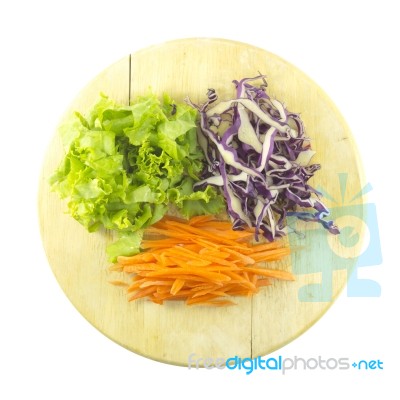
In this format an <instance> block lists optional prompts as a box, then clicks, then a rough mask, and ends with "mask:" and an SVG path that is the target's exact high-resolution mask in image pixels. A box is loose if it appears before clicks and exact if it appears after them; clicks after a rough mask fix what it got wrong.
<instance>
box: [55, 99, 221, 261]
mask: <svg viewBox="0 0 400 400" xmlns="http://www.w3.org/2000/svg"><path fill="white" fill-rule="evenodd" d="M196 115H197V112H196V111H195V110H194V109H192V108H191V107H189V106H188V105H186V104H174V103H173V101H172V100H171V99H170V98H169V97H168V96H164V99H163V101H162V102H161V101H159V100H158V99H157V97H156V96H155V95H149V96H146V97H140V98H138V99H137V100H136V101H135V102H134V103H133V104H131V105H129V106H125V105H121V104H117V103H115V102H114V101H112V100H110V99H109V98H107V97H105V96H102V97H101V99H100V101H99V102H98V103H97V104H96V105H95V106H94V107H93V109H92V110H91V112H90V113H89V115H87V116H86V117H84V116H83V115H81V114H79V113H77V112H76V113H75V115H74V118H73V119H72V120H70V121H68V123H67V124H66V125H65V126H63V127H62V129H61V138H62V141H63V145H64V148H65V151H66V155H65V157H64V159H63V161H62V163H61V165H60V167H59V168H58V170H57V171H56V172H55V174H54V175H53V177H52V178H51V184H52V189H53V190H55V191H57V192H58V193H59V195H60V196H61V197H62V198H68V199H69V201H68V208H69V212H70V214H71V215H72V217H74V218H75V219H76V220H77V221H79V222H80V223H81V224H82V225H83V226H84V227H86V228H87V229H88V230H89V231H91V232H93V231H96V230H97V229H99V228H100V227H104V228H107V229H111V230H114V231H116V232H119V233H127V234H131V233H132V232H136V231H138V230H139V229H141V228H144V227H146V226H149V225H151V224H153V223H155V222H157V221H158V220H160V219H161V218H162V217H163V216H164V214H165V213H166V212H167V210H168V209H169V207H170V206H171V205H172V206H175V207H177V209H178V210H179V212H180V213H181V214H182V215H183V216H185V217H191V216H193V215H198V214H214V213H218V212H219V211H221V210H222V209H223V208H224V201H223V198H222V196H220V195H218V194H217V191H216V190H215V189H214V188H213V187H211V186H208V187H204V190H196V191H194V190H193V185H194V183H195V182H196V181H197V180H199V178H198V177H199V176H200V174H201V172H202V170H203V168H204V162H203V160H204V155H203V153H202V151H201V149H200V148H199V146H198V144H197V138H196ZM130 239H131V240H134V238H133V237H132V236H131V237H130ZM125 242H126V241H125ZM121 243H122V245H121ZM124 247H125V246H124V240H123V239H122V242H120V245H119V246H117V248H116V249H114V251H120V252H121V253H120V254H123V253H124V252H126V249H125V248H124ZM129 249H130V248H129V246H128V250H129ZM128 252H129V251H128ZM112 255H113V256H115V254H112Z"/></svg>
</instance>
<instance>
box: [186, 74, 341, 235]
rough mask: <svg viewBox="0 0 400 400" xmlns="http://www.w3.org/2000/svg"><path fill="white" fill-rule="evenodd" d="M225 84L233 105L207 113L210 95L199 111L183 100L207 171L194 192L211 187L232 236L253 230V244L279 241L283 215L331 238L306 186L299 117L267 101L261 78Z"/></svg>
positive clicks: (329, 225)
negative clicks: (192, 115)
mask: <svg viewBox="0 0 400 400" xmlns="http://www.w3.org/2000/svg"><path fill="white" fill-rule="evenodd" d="M260 80H261V81H262V83H261V84H260V85H258V86H255V85H253V83H252V82H255V81H260ZM233 83H234V84H235V85H236V98H234V99H230V100H228V101H224V102H220V103H218V104H217V105H216V106H214V105H213V106H210V104H212V103H214V102H215V101H217V99H218V96H217V94H216V92H215V90H213V89H209V90H208V92H207V97H208V99H207V101H206V102H205V103H204V104H200V105H196V104H193V103H192V102H191V101H190V99H186V101H187V103H188V104H190V105H191V106H192V107H194V108H196V109H197V110H198V111H199V113H200V127H199V129H198V139H199V143H200V144H201V147H202V149H203V151H204V153H205V155H206V159H207V162H208V164H209V165H208V168H207V169H206V170H205V171H204V174H203V180H202V181H200V182H197V183H196V184H195V188H196V187H198V188H199V187H201V186H204V185H214V186H216V187H219V188H220V190H221V191H222V193H223V194H224V196H225V199H226V203H227V211H228V214H229V216H230V218H231V220H232V223H233V227H234V229H243V227H244V226H246V225H247V226H251V227H255V239H256V240H258V239H259V235H260V234H261V235H262V236H264V237H265V238H266V239H267V240H269V241H272V240H274V239H275V238H278V237H281V236H284V235H285V221H286V217H287V216H296V217H297V218H298V219H300V220H303V221H314V222H318V223H320V224H321V225H322V226H323V227H324V228H326V229H327V230H328V231H329V232H331V233H333V234H338V233H339V229H338V228H337V227H336V226H335V224H334V223H333V221H330V220H325V219H324V218H325V217H326V216H328V215H329V210H328V209H327V208H326V207H325V205H324V204H323V203H322V202H321V201H320V198H319V197H320V195H321V194H320V193H319V192H317V191H316V190H315V189H314V188H312V187H311V186H310V185H309V184H308V183H307V182H308V180H309V179H310V178H311V177H312V176H313V175H314V173H315V172H316V171H317V170H319V169H320V165H319V164H311V165H308V162H309V160H310V158H311V157H312V155H313V152H311V150H310V144H309V139H308V138H307V137H306V136H305V129H304V125H303V122H302V120H301V118H300V116H299V115H298V114H296V113H292V112H289V111H288V110H287V109H286V107H285V106H284V105H283V104H282V103H281V102H279V101H278V100H276V99H271V98H270V96H268V94H267V93H266V87H267V82H266V80H265V76H264V75H259V76H256V77H254V78H245V79H242V80H240V81H236V80H235V81H233ZM223 122H224V123H223ZM227 124H228V127H227V126H226V125H227ZM307 152H308V153H307ZM301 160H303V161H301ZM304 160H307V161H304ZM302 162H306V163H307V165H302ZM299 207H300V208H301V209H300V210H299ZM304 208H305V209H307V210H303V209H304Z"/></svg>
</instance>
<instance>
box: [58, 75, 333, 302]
mask: <svg viewBox="0 0 400 400" xmlns="http://www.w3.org/2000/svg"><path fill="white" fill-rule="evenodd" d="M256 81H259V82H260V81H261V84H259V85H256V84H255V82H256ZM233 82H234V84H235V85H236V96H235V97H234V98H233V99H230V100H226V101H221V102H219V103H216V105H214V104H213V103H215V102H216V101H217V100H218V96H217V94H216V93H215V91H214V90H213V89H209V90H208V93H207V100H206V101H205V103H204V104H199V105H197V104H194V103H193V102H192V101H191V100H190V99H189V98H187V99H186V103H183V104H176V103H174V101H173V100H172V99H171V98H170V97H168V96H167V95H164V97H163V99H162V101H160V100H159V99H158V98H157V97H156V96H155V95H153V94H150V95H147V96H143V97H139V98H137V99H136V100H135V101H134V102H133V103H132V104H130V105H128V106H127V105H121V104H118V103H116V102H114V101H112V100H110V99H109V98H108V97H106V96H104V95H102V97H101V99H100V100H99V102H98V103H97V104H96V105H95V106H94V107H93V108H92V110H91V111H90V112H89V113H88V115H86V116H83V115H81V114H80V113H78V112H76V113H75V114H74V118H73V119H72V120H70V121H68V123H67V124H66V125H64V127H63V128H62V129H61V138H62V142H63V146H64V149H65V152H66V154H65V157H64V159H63V161H62V163H61V165H60V166H59V168H58V169H57V170H56V172H55V174H54V175H53V176H52V178H51V185H52V189H53V190H54V191H56V192H58V193H59V195H60V197H61V198H67V199H68V209H69V212H70V214H71V215H72V217H74V218H75V219H76V220H77V221H78V222H79V223H81V224H82V225H83V226H84V227H85V228H86V229H87V230H89V231H90V232H93V231H96V230H98V229H99V228H106V229H110V230H112V231H113V232H116V233H117V236H118V240H116V241H115V242H113V243H112V244H111V245H109V246H108V248H107V253H108V255H109V259H110V260H111V261H112V262H115V261H117V262H116V263H115V264H113V266H112V268H111V269H112V270H113V271H119V272H121V273H123V275H124V276H125V277H128V279H129V280H130V281H129V282H126V281H114V282H113V283H114V284H116V285H122V286H127V290H128V292H129V293H132V295H131V297H130V300H136V299H139V298H143V297H147V298H149V299H150V300H151V301H153V302H155V303H158V304H163V302H164V301H165V300H175V299H181V300H185V301H186V304H205V305H219V306H221V305H229V304H232V301H231V300H230V299H229V297H230V296H236V295H238V296H239V295H247V296H251V295H252V294H254V293H256V292H257V291H258V289H259V288H260V287H262V286H267V285H270V284H271V279H272V278H275V279H283V280H293V276H292V275H291V274H290V273H288V272H286V271H280V270H276V269H266V268H261V265H259V264H260V263H264V262H272V261H276V260H280V259H282V258H283V257H285V256H287V255H288V254H289V249H288V248H287V247H285V246H284V245H283V244H282V242H279V241H277V239H278V238H280V237H281V236H283V235H284V234H285V233H286V232H285V224H286V218H287V217H288V216H290V215H294V216H296V217H298V218H300V219H302V220H305V221H316V222H319V223H321V224H322V225H323V226H324V227H325V228H326V229H327V230H328V231H329V232H331V233H333V234H337V233H339V230H338V228H337V227H336V226H335V225H334V223H333V221H330V220H326V219H325V217H326V216H327V215H328V214H329V211H328V209H327V208H326V207H325V206H324V204H323V203H322V202H321V200H320V198H319V195H320V194H319V193H318V192H317V191H316V190H315V189H313V188H312V187H311V186H310V185H309V183H308V181H309V179H310V178H311V177H312V176H313V175H314V173H315V172H316V171H317V170H318V169H319V168H320V165H318V164H311V165H310V160H311V158H312V156H313V154H314V151H312V150H311V146H310V142H309V139H308V138H307V137H306V136H305V130H304V126H303V123H302V121H301V119H300V116H299V115H298V114H296V113H293V112H290V111H288V110H287V109H286V108H285V106H284V105H283V103H281V102H280V101H278V100H276V99H273V98H271V97H270V96H269V95H268V94H267V93H266V86H267V85H266V81H265V76H264V75H260V76H257V77H254V78H245V79H242V80H240V81H233ZM171 208H172V209H174V211H177V212H178V214H179V215H180V217H183V218H185V220H183V219H178V218H172V217H168V216H167V213H168V212H170V211H171ZM224 210H225V211H226V213H227V216H228V217H229V219H230V221H220V220H216V219H215V218H214V216H215V215H216V214H219V213H221V212H222V211H224ZM143 235H144V236H143ZM154 235H156V237H154ZM253 239H255V240H256V242H258V241H261V243H258V244H251V242H252V241H253ZM266 241H268V242H269V243H266Z"/></svg>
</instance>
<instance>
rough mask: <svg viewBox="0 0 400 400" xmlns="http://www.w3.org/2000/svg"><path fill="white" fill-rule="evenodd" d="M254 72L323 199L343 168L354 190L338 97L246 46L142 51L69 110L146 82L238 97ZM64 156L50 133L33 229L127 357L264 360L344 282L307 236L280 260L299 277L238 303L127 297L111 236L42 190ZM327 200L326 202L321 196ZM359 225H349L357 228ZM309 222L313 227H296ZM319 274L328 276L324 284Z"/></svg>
mask: <svg viewBox="0 0 400 400" xmlns="http://www.w3.org/2000/svg"><path fill="white" fill-rule="evenodd" d="M258 71H261V72H262V73H264V74H266V75H267V79H268V84H269V87H268V93H269V94H270V95H271V96H272V97H276V98H277V99H279V100H282V101H283V102H284V103H285V104H286V106H287V108H288V109H289V110H291V111H294V112H299V113H301V115H302V119H303V121H304V123H305V126H306V132H307V135H308V136H309V137H310V138H311V140H312V147H313V149H314V150H316V151H317V154H316V156H315V158H314V159H313V162H318V163H321V164H322V169H321V170H320V171H318V172H317V174H316V176H315V177H314V178H313V180H312V181H311V184H312V185H314V186H318V187H322V188H323V189H324V191H325V192H326V193H329V195H330V198H331V199H336V198H340V197H341V196H342V195H343V193H341V192H340V184H339V181H338V176H344V174H346V184H347V190H348V192H351V193H353V194H354V193H358V192H359V191H360V190H361V188H362V185H361V180H362V178H361V167H360V162H359V157H358V155H357V151H356V148H355V145H354V143H353V140H352V137H351V133H350V131H349V128H348V126H347V125H346V123H345V121H344V119H343V118H342V116H341V115H340V113H339V111H338V110H337V108H336V107H335V105H334V104H333V103H332V101H331V100H330V99H329V98H328V97H327V95H326V94H325V93H324V92H323V91H322V90H321V89H320V88H319V87H318V86H317V85H316V84H315V83H314V82H313V81H312V80H310V79H309V78H308V77H307V76H306V75H305V74H304V73H302V72H301V71H299V70H298V69H297V68H296V67H294V66H293V65H291V64H289V63H287V62H286V61H284V60H282V59H281V58H279V57H277V56H275V55H273V54H271V53H269V52H267V51H265V50H262V49H259V48H255V47H252V46H249V45H247V44H243V43H238V42H232V41H226V40H220V39H187V40H179V41H173V42H168V43H164V44H161V45H158V46H154V47H150V48H147V49H145V50H142V51H139V52H137V53H135V54H132V55H130V56H127V57H126V58H124V59H122V60H120V61H119V62H117V63H116V64H114V65H112V66H110V67H109V68H107V69H106V70H105V71H104V72H103V73H101V74H100V75H99V76H97V77H96V78H95V79H94V80H93V81H92V82H90V83H89V84H88V86H87V87H86V88H84V89H83V90H82V92H81V93H79V95H78V96H77V98H76V99H75V100H74V101H73V102H72V104H71V107H70V110H68V111H67V113H66V114H67V115H68V114H69V113H70V112H71V111H72V110H78V111H80V112H82V113H84V112H85V111H86V110H88V109H89V108H90V107H91V106H92V105H93V104H94V103H95V102H96V100H97V99H98V95H99V93H100V92H104V93H106V94H107V95H109V96H110V97H111V98H113V99H115V100H116V101H118V102H123V103H126V104H128V103H129V100H130V99H132V98H134V97H135V96H137V95H140V94H144V93H146V92H147V91H148V88H149V87H151V88H152V90H153V91H155V92H156V93H160V94H162V93H163V92H167V93H169V94H170V95H171V96H172V97H173V98H174V99H175V100H176V101H178V102H179V101H182V100H183V99H184V98H185V97H186V96H187V95H189V96H190V98H191V99H193V100H194V101H195V102H198V101H203V100H204V98H205V93H206V91H207V89H208V88H214V89H216V91H217V93H218V94H219V98H220V100H222V99H224V98H228V97H230V96H232V95H233V94H234V86H233V85H232V84H231V81H232V80H233V79H238V80H239V79H241V78H243V77H252V76H256V75H257V74H258ZM62 157H63V150H62V148H61V144H60V141H59V138H58V136H57V135H55V136H54V139H53V141H52V142H51V144H50V147H49V149H48V152H47V156H46V159H45V161H44V166H43V174H42V178H41V181H40V188H39V215H40V222H41V234H42V239H43V243H44V247H45V251H46V253H47V257H48V260H49V263H50V265H51V268H52V270H53V272H54V274H55V276H56V278H57V281H58V282H59V284H60V286H61V288H62V289H63V290H64V292H65V294H66V295H67V296H68V298H69V299H70V301H71V302H72V303H73V305H74V306H75V307H76V308H77V310H78V311H79V312H80V313H81V314H82V315H83V316H84V317H85V318H86V319H87V320H88V321H89V322H90V323H91V324H93V325H94V326H95V327H96V328H97V329H98V330H99V331H100V332H102V333H103V334H105V335H106V336H108V337H109V338H110V339H112V340H114V341H115V342H117V343H119V344H120V345H122V346H124V347H126V348H127V349H129V350H131V351H133V352H135V353H138V354H141V355H143V356H146V357H149V358H151V359H155V360H158V361H162V362H167V363H171V364H176V365H187V362H188V356H189V355H190V354H191V353H195V354H196V357H195V358H207V357H212V358H217V357H223V358H229V357H233V356H235V355H237V356H239V357H242V358H243V357H257V356H260V355H261V356H263V355H266V354H268V353H270V352H272V351H274V350H277V349H279V348H280V347H282V346H284V345H285V344H287V343H289V342H291V341H292V340H294V339H295V338H297V337H298V336H299V335H300V334H302V333H303V332H304V331H306V330H307V329H308V328H309V327H310V326H312V325H313V324H314V323H315V322H316V321H317V320H318V319H319V318H320V317H321V316H322V315H323V314H324V313H325V311H326V310H327V309H328V308H329V307H330V305H331V304H332V302H333V301H334V299H335V298H336V297H337V295H338V294H339V293H340V291H341V290H342V289H343V288H344V287H345V285H346V280H347V271H346V270H343V269H335V268H334V267H331V266H332V265H333V264H334V258H335V257H337V251H336V252H335V251H330V252H329V251H327V250H326V249H325V248H321V246H323V244H322V245H321V243H325V242H323V241H322V242H321V241H318V245H317V246H313V245H312V243H311V244H309V245H307V246H305V247H303V248H301V249H300V250H298V251H296V253H295V255H294V256H293V257H291V258H290V259H289V260H287V262H285V263H283V264H282V265H281V266H280V267H282V268H286V269H291V270H293V272H294V273H295V275H296V281H295V282H275V283H274V285H273V286H272V287H268V288H265V290H262V291H261V292H260V293H259V294H257V295H256V296H255V297H253V298H252V299H249V298H238V299H237V306H233V307H227V308H212V307H188V306H185V305H184V304H182V303H180V302H173V303H172V304H165V305H163V306H159V305H156V304H153V303H151V302H148V301H146V300H140V301H136V302H133V303H128V302H127V299H126V294H125V293H124V291H123V290H121V289H120V288H116V287H115V286H112V285H110V284H109V283H108V281H109V280H111V279H115V276H114V275H112V274H111V273H110V272H108V269H107V268H108V266H109V263H108V262H107V259H106V255H105V247H106V244H107V243H108V242H109V241H110V240H111V236H110V235H109V234H108V233H105V232H97V233H91V234H89V233H88V232H87V231H86V230H85V229H84V228H83V227H82V226H80V225H79V224H78V223H77V222H76V221H75V220H74V219H73V218H71V217H70V216H69V215H68V214H66V213H65V211H66V210H67V207H66V204H65V203H64V202H62V201H61V200H60V199H59V198H58V196H57V195H56V194H55V193H51V192H50V190H49V185H48V178H49V176H50V175H52V173H53V171H54V170H55V168H56V167H57V166H58V164H59V163H60V161H61V159H62ZM342 198H343V197H342ZM326 204H327V205H328V206H330V205H332V204H329V201H326ZM342 221H343V218H342ZM356 224H357V222H356ZM361 225H362V224H361V222H360V226H358V227H356V228H357V229H359V231H361V230H362V226H361ZM316 228H318V227H316V226H315V224H312V223H308V224H305V223H297V224H296V226H295V229H296V230H297V231H300V232H303V233H307V232H308V231H310V230H315V229H316ZM320 231H321V230H320ZM320 235H323V238H324V240H326V242H327V243H328V244H329V246H330V248H331V249H335V246H336V248H339V249H340V246H341V243H340V242H339V241H340V239H339V238H338V237H333V238H327V233H326V232H325V231H323V232H320ZM346 257H347V258H348V259H349V260H350V264H351V266H354V265H355V262H356V260H357V250H356V249H355V250H351V249H350V250H349V251H347V253H346ZM315 258H317V259H318V258H320V260H321V262H324V261H325V262H326V263H325V264H326V265H328V267H327V268H328V269H326V268H325V269H322V268H319V267H315V265H314V264H315ZM313 260H314V261H313ZM308 263H309V264H308ZM299 265H300V266H301V267H300V268H298V266H299ZM308 265H309V266H308ZM308 268H309V270H308ZM327 274H328V275H329V274H330V275H331V276H330V280H329V282H328V284H323V282H322V281H323V280H324V279H325V277H326V275H327ZM312 285H314V287H317V288H319V289H318V290H319V291H320V295H321V296H320V297H316V298H314V299H312V298H311V299H307V298H305V297H304V293H306V292H307V291H306V292H304V288H307V287H311V286H312ZM302 290H303V291H302ZM312 293H314V294H315V293H316V292H315V291H314V292H312Z"/></svg>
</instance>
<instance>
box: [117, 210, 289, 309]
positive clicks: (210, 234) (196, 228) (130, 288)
mask: <svg viewBox="0 0 400 400" xmlns="http://www.w3.org/2000/svg"><path fill="white" fill-rule="evenodd" d="M154 235H157V238H156V237H154ZM253 235H254V232H253V231H252V229H247V230H244V231H234V230H232V224H231V223H230V222H227V221H219V220H217V219H215V218H214V217H212V216H199V217H193V218H191V219H190V220H189V221H185V220H182V219H179V218H175V217H165V218H163V219H162V220H161V221H159V222H157V223H156V224H154V225H153V226H152V227H150V228H148V229H147V230H146V232H145V237H146V238H145V239H144V240H143V241H142V243H141V248H142V250H143V251H142V252H141V253H139V254H136V255H134V256H131V257H126V256H120V257H118V259H117V263H116V264H114V265H112V266H111V267H110V269H111V270H112V271H118V272H123V273H126V274H129V276H132V274H133V276H132V279H131V282H130V283H126V282H123V281H121V280H117V281H113V282H111V283H113V284H114V285H117V286H124V285H127V292H128V293H130V294H131V296H130V297H129V300H130V301H133V300H137V299H140V298H144V297H147V298H148V299H150V300H151V301H152V302H154V303H157V304H163V302H164V301H166V300H185V301H186V304H188V305H192V304H193V305H209V306H226V305H232V304H234V303H233V302H232V301H231V300H230V299H229V297H231V296H252V295H254V294H255V293H257V292H258V290H259V288H260V287H264V286H270V285H271V284H272V282H271V279H279V280H294V277H293V275H292V274H291V273H290V272H287V271H282V270H277V269H271V268H262V267H261V265H260V264H261V263H265V262H270V261H276V260H280V259H282V258H283V257H285V256H287V255H288V254H289V253H290V250H289V248H288V247H286V246H285V245H284V244H283V243H282V242H272V243H262V244H252V243H250V240H251V237H253ZM149 236H150V237H151V239H148V237H149Z"/></svg>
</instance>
